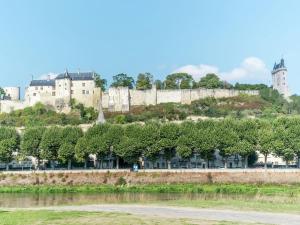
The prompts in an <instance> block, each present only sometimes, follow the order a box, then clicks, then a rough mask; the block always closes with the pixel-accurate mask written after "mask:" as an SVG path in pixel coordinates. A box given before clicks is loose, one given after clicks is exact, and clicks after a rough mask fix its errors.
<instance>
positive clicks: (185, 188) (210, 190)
mask: <svg viewBox="0 0 300 225" xmlns="http://www.w3.org/2000/svg"><path fill="white" fill-rule="evenodd" d="M0 193H198V194H199V193H201V194H245V195H250V196H251V195H257V194H258V195H267V196H272V195H280V196H289V197H293V196H300V185H298V184H295V185H278V184H277V185H276V184H260V185H257V184H147V185H144V184H141V185H127V184H125V183H123V184H122V183H120V184H116V185H109V184H105V185H69V186H67V185H27V186H20V185H19V186H0Z"/></svg>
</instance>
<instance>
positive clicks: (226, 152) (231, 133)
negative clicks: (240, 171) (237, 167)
mask: <svg viewBox="0 0 300 225" xmlns="http://www.w3.org/2000/svg"><path fill="white" fill-rule="evenodd" d="M235 125H236V124H235V123H234V121H233V120H224V121H222V122H220V125H219V126H218V134H217V139H218V149H219V153H220V155H221V156H222V157H223V159H224V167H225V168H227V161H228V158H229V157H230V156H232V155H233V154H236V152H235V145H236V143H237V142H238V141H239V137H238V134H237V132H236V130H235Z"/></svg>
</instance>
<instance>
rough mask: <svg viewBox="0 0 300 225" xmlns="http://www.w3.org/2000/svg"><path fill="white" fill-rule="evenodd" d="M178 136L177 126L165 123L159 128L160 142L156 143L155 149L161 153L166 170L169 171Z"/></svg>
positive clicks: (179, 133) (178, 128)
mask: <svg viewBox="0 0 300 225" xmlns="http://www.w3.org/2000/svg"><path fill="white" fill-rule="evenodd" d="M180 135H181V130H180V127H179V125H177V124H173V123H167V124H163V125H162V126H161V128H160V140H159V141H158V143H157V148H158V149H160V151H161V152H162V154H163V157H164V158H165V160H166V164H167V166H168V169H171V159H172V158H173V157H174V156H175V154H176V147H177V140H178V138H179V137H180Z"/></svg>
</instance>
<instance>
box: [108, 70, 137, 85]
mask: <svg viewBox="0 0 300 225" xmlns="http://www.w3.org/2000/svg"><path fill="white" fill-rule="evenodd" d="M110 86H111V87H128V88H129V89H132V88H133V86H134V79H133V78H132V77H130V76H128V75H127V74H125V73H120V74H117V75H115V76H113V82H112V84H111V85H110Z"/></svg>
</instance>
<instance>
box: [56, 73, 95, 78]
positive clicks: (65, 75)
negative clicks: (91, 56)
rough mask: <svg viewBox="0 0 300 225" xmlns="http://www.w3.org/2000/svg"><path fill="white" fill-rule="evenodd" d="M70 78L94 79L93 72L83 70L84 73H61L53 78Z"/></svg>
mask: <svg viewBox="0 0 300 225" xmlns="http://www.w3.org/2000/svg"><path fill="white" fill-rule="evenodd" d="M64 78H70V79H71V80H94V73H93V72H85V73H68V72H66V73H61V74H59V75H58V76H57V77H56V78H55V79H57V80H58V79H64Z"/></svg>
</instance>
